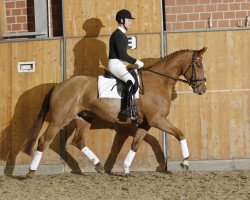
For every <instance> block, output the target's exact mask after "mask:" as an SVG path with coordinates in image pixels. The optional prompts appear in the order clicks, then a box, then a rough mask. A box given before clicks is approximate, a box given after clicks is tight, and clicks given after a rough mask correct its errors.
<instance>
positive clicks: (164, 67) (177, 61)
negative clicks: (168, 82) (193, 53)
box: [154, 52, 189, 79]
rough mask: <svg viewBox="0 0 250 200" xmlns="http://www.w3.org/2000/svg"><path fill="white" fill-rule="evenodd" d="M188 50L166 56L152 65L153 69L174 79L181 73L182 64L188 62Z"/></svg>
mask: <svg viewBox="0 0 250 200" xmlns="http://www.w3.org/2000/svg"><path fill="white" fill-rule="evenodd" d="M188 53H189V52H183V53H181V54H179V55H174V56H173V57H170V58H166V59H164V60H163V61H162V62H160V63H159V64H158V65H156V66H155V67H154V70H155V71H157V72H160V73H162V74H164V75H165V76H169V77H172V78H175V79H178V78H179V77H180V76H181V75H182V71H183V70H182V68H181V67H182V66H183V65H185V62H189V55H188Z"/></svg>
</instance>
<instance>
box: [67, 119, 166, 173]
mask: <svg viewBox="0 0 250 200" xmlns="http://www.w3.org/2000/svg"><path fill="white" fill-rule="evenodd" d="M75 128H76V126H75V123H70V124H69V125H68V126H67V128H66V130H67V131H66V135H67V137H66V138H67V139H68V138H69V137H70V136H71V135H72V133H73V131H74V130H75ZM90 129H91V130H98V129H112V130H115V137H114V139H113V142H112V146H111V150H110V153H109V155H108V157H107V159H106V161H105V163H104V170H105V172H106V173H111V171H112V169H113V167H114V165H115V163H116V160H117V157H118V155H119V153H120V151H121V149H122V147H123V146H124V143H125V142H126V140H127V139H128V138H129V137H134V136H135V133H136V130H137V127H136V126H134V125H117V124H112V123H109V122H105V121H103V120H102V119H100V118H98V117H95V118H94V119H93V120H92V121H91V127H90ZM84 134H88V132H86V133H84ZM90 134H91V133H90ZM110 134H112V133H110ZM144 141H145V142H146V143H147V144H149V145H150V146H151V148H152V150H153V152H154V155H155V157H156V161H157V163H158V164H159V166H158V167H157V168H156V171H161V172H162V171H166V170H167V169H166V166H167V165H166V163H165V159H164V154H163V151H162V149H161V146H160V143H159V141H158V140H157V139H156V138H155V137H154V136H152V135H150V134H147V135H146V136H145V138H144ZM69 144H70V143H68V142H67V145H69ZM86 144H88V141H86ZM96 145H97V144H96ZM66 149H67V148H66ZM69 152H70V151H69ZM67 155H70V153H67ZM72 158H73V157H72V156H70V157H69V158H67V156H66V158H65V160H67V163H71V161H70V160H71V159H72ZM69 159H70V160H69ZM71 169H72V172H74V173H79V172H81V169H80V168H79V166H78V165H74V167H73V168H72V165H71Z"/></svg>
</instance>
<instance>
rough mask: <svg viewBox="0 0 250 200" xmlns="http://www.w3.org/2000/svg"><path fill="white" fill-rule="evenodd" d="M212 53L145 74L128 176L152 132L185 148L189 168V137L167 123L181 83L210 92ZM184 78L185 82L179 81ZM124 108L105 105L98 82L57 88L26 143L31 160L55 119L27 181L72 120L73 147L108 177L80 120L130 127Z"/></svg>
mask: <svg viewBox="0 0 250 200" xmlns="http://www.w3.org/2000/svg"><path fill="white" fill-rule="evenodd" d="M206 49H207V47H204V48H202V49H200V50H180V51H176V52H174V53H172V54H170V55H168V56H166V57H165V58H162V59H160V60H159V61H158V62H156V63H155V64H153V65H151V66H149V67H145V68H142V70H141V74H142V81H143V83H144V84H143V85H144V91H145V93H144V94H143V95H140V98H139V99H138V100H137V106H138V128H137V131H136V134H135V137H134V139H133V141H132V144H131V150H130V151H129V152H128V154H127V157H126V158H125V160H124V170H125V174H129V167H130V165H131V163H132V161H133V158H134V156H135V154H136V151H137V150H138V148H139V146H140V144H141V142H142V140H143V138H144V137H145V135H146V134H147V133H148V130H149V129H150V128H151V127H155V128H157V129H159V130H161V131H164V132H166V133H169V134H171V135H173V136H175V137H176V139H177V140H178V141H179V142H180V147H181V150H182V157H183V161H182V163H181V166H182V167H183V168H188V165H189V162H188V157H189V152H188V147H187V142H186V139H185V137H184V134H183V133H182V132H181V131H180V130H178V129H177V128H176V127H175V126H173V125H172V124H171V123H170V122H169V121H168V120H167V119H166V117H167V116H168V114H169V110H170V105H171V97H172V89H173V88H174V87H175V84H176V82H177V81H182V82H185V83H187V84H189V85H190V86H191V87H192V89H193V92H194V93H196V94H199V95H202V94H204V93H205V92H206V79H205V78H204V68H203V65H202V58H203V53H204V52H205V51H206ZM181 75H183V76H184V77H185V79H186V80H183V79H180V78H179V77H180V76H181ZM120 107H121V100H119V99H100V98H98V91H97V78H96V77H89V76H75V77H72V78H70V79H68V80H66V81H65V82H62V83H60V84H58V85H57V86H56V87H55V88H54V89H52V90H51V92H50V93H49V94H47V96H46V97H45V99H44V103H43V106H42V108H41V111H40V114H39V116H38V118H37V120H36V123H35V124H34V126H33V132H32V133H31V134H30V137H29V138H28V139H27V140H26V143H25V144H24V146H23V148H22V151H23V152H25V153H27V154H29V155H31V153H32V148H33V145H34V143H35V141H36V139H37V137H38V134H39V131H40V129H41V126H42V124H43V122H44V120H45V116H46V115H47V114H50V118H49V125H48V127H47V129H46V131H45V132H44V134H43V135H42V136H41V137H40V138H39V140H38V146H37V150H36V151H35V153H34V158H33V160H32V163H31V165H30V170H29V172H28V174H27V176H29V177H32V176H33V175H34V173H35V170H36V169H37V167H38V165H39V163H40V160H41V157H42V153H43V152H44V150H45V149H47V148H48V147H49V145H50V144H51V142H52V141H53V139H54V137H55V136H56V134H57V133H58V132H59V131H60V130H61V129H62V128H63V127H64V126H66V125H67V124H69V123H70V122H71V121H72V120H74V121H75V123H76V132H75V135H74V138H73V140H72V144H73V145H75V146H76V147H77V148H79V149H80V150H81V151H82V152H83V153H84V154H85V155H86V156H87V157H88V158H89V159H90V160H91V161H92V163H93V164H94V165H95V169H96V170H97V171H98V172H103V166H102V164H101V163H100V160H99V159H98V157H97V156H96V155H95V154H94V153H93V152H92V151H91V150H90V149H89V148H88V147H87V146H86V144H85V141H84V132H85V133H86V132H87V131H88V129H89V128H90V126H91V122H89V120H87V119H84V117H83V118H79V117H78V113H80V112H83V113H85V114H86V116H87V115H91V116H92V117H99V118H101V119H103V120H105V121H108V122H111V123H118V124H131V120H130V119H128V120H127V121H125V122H121V121H119V119H118V113H119V111H120Z"/></svg>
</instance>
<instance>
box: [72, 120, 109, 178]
mask: <svg viewBox="0 0 250 200" xmlns="http://www.w3.org/2000/svg"><path fill="white" fill-rule="evenodd" d="M74 121H75V124H76V131H75V135H74V138H73V140H72V144H73V145H74V146H76V147H77V148H78V149H80V150H81V151H82V152H83V154H84V155H85V156H86V157H87V158H88V159H89V160H90V161H91V162H92V163H93V164H94V165H95V169H96V171H98V172H100V173H104V169H103V166H102V164H101V162H100V160H99V158H98V157H97V156H96V155H95V154H94V153H93V152H92V151H91V150H90V149H89V148H88V147H87V145H86V143H85V135H86V133H87V132H88V130H89V128H90V126H91V124H90V123H88V122H87V121H85V120H83V119H82V118H75V119H74Z"/></svg>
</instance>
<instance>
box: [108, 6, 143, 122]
mask: <svg viewBox="0 0 250 200" xmlns="http://www.w3.org/2000/svg"><path fill="white" fill-rule="evenodd" d="M132 19H135V18H133V17H132V15H131V13H130V12H129V11H128V10H125V9H122V10H120V11H118V12H117V14H116V21H117V23H118V28H117V29H116V30H115V31H114V32H113V33H112V35H111V36H110V40H109V63H108V70H109V71H110V72H111V73H112V74H113V75H115V76H116V77H117V78H119V79H120V80H122V81H123V82H125V83H126V87H125V91H124V96H123V102H122V106H121V112H120V116H122V117H123V118H125V119H126V118H127V117H129V116H130V106H131V105H130V99H131V97H132V88H133V84H134V83H135V80H134V78H133V76H132V75H131V74H130V73H129V72H128V71H127V69H126V65H125V64H124V63H123V62H128V63H130V64H136V65H138V68H142V67H143V66H144V63H143V62H142V61H140V60H138V59H135V58H133V57H131V56H129V55H128V54H127V47H128V39H127V37H126V35H125V33H126V32H127V31H128V29H129V28H130V25H131V23H132Z"/></svg>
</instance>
